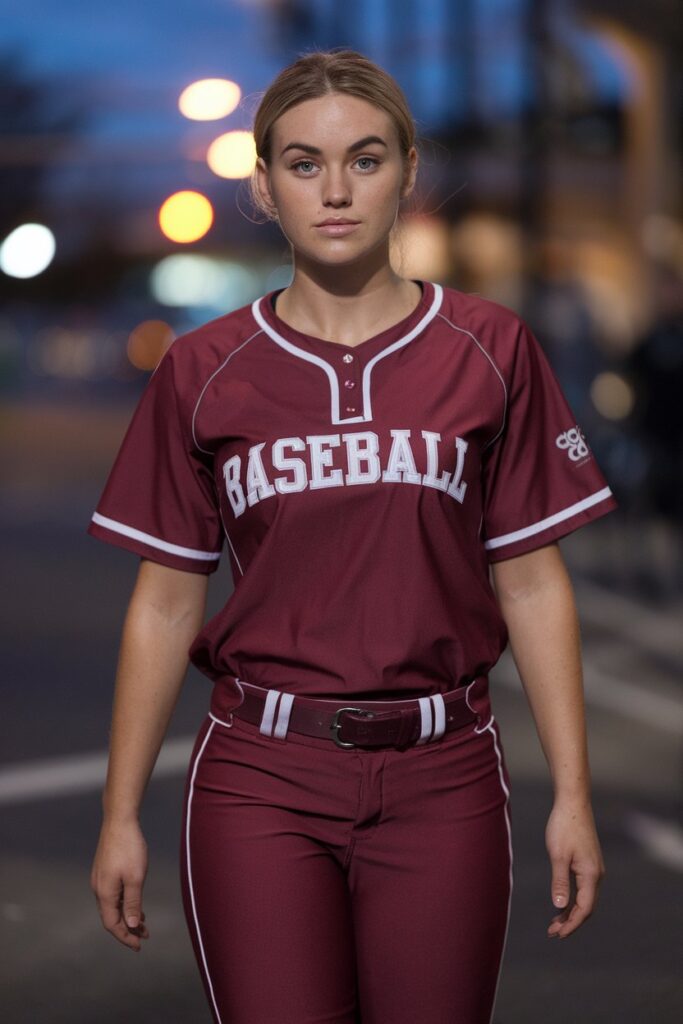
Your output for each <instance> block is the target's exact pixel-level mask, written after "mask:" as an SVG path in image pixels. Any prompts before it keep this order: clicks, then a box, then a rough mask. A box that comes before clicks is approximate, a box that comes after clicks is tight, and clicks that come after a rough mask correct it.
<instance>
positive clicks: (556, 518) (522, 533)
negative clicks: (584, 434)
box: [484, 487, 612, 549]
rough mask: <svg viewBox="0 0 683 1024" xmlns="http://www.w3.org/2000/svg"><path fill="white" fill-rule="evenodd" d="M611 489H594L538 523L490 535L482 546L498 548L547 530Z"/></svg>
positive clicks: (597, 501)
mask: <svg viewBox="0 0 683 1024" xmlns="http://www.w3.org/2000/svg"><path fill="white" fill-rule="evenodd" d="M611 494H612V491H611V490H610V488H609V487H603V489H602V490H601V491H596V492H595V494H591V495H589V497H587V498H583V500H582V501H577V502H576V503H575V504H574V505H570V506H569V507H568V508H563V509H562V511H561V512H555V514H554V515H552V516H547V518H546V519H541V520H540V521H539V522H538V523H532V525H531V526H525V527H523V528H522V529H521V530H515V531H514V532H513V533H505V534H503V535H502V536H501V537H492V538H491V539H490V540H487V541H485V542H484V547H485V548H488V549H491V548H500V547H503V546H504V545H505V544H514V543H515V541H518V540H524V539H525V538H526V537H532V536H533V535H534V534H535V533H540V532H541V531H542V530H547V529H549V528H550V527H551V526H556V525H557V523H562V522H564V520H565V519H571V518H572V516H576V515H578V514H579V512H584V511H585V510H586V509H587V508H592V506H593V505H597V504H599V503H600V502H601V501H606V500H607V498H609V497H610V495H611Z"/></svg>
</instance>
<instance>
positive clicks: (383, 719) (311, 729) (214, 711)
mask: <svg viewBox="0 0 683 1024" xmlns="http://www.w3.org/2000/svg"><path fill="white" fill-rule="evenodd" d="M229 679H230V680H231V681H232V682H234V684H235V685H236V686H237V688H238V689H239V691H240V693H241V696H242V699H241V701H240V703H239V704H238V705H237V706H232V707H230V708H229V710H226V704H227V701H224V700H222V699H221V687H220V684H219V685H217V686H216V687H214V694H213V696H212V698H211V712H210V713H211V717H212V718H214V719H215V720H216V721H217V722H221V723H222V724H223V725H231V724H232V716H233V715H237V717H238V718H241V719H244V720H245V721H247V722H251V723H253V724H255V725H258V726H259V731H260V732H261V733H262V734H263V735H264V736H270V737H272V738H273V739H281V740H283V739H285V738H286V737H287V733H288V732H289V731H290V730H291V731H292V732H296V733H301V734H303V735H306V736H317V737H319V738H323V739H329V740H330V741H331V742H334V743H336V744H337V746H339V747H343V748H345V749H352V748H354V747H365V748H374V747H383V746H394V747H397V748H398V749H402V748H405V747H408V746H411V745H413V744H414V745H416V746H417V745H420V744H425V743H434V742H436V741H438V740H440V739H441V737H442V736H444V735H445V734H446V733H448V732H451V731H453V730H454V729H460V728H462V727H463V726H465V725H468V724H470V723H472V722H477V724H480V722H481V718H482V716H481V714H480V712H479V711H478V710H477V706H479V707H481V706H482V704H481V702H482V700H483V699H487V698H488V678H487V676H477V677H476V678H474V679H473V680H472V681H471V682H470V683H468V684H465V685H462V686H458V687H456V688H455V689H454V690H449V691H448V692H446V693H435V694H431V695H430V696H429V697H412V698H408V699H406V700H356V699H355V698H354V697H351V698H350V699H348V700H344V699H338V698H317V697H305V696H299V695H295V694H293V693H287V692H284V691H282V690H275V689H272V688H267V687H263V686H256V685H255V684H254V683H248V682H246V680H244V679H238V678H237V677H236V676H230V677H229ZM221 704H223V707H221Z"/></svg>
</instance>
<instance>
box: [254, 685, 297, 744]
mask: <svg viewBox="0 0 683 1024" xmlns="http://www.w3.org/2000/svg"><path fill="white" fill-rule="evenodd" d="M293 703H294V694H293V693H282V692H281V691H280V690H269V691H268V693H267V695H266V700H265V704H264V706H263V714H262V715H261V723H260V725H259V731H260V732H262V733H263V735H264V736H272V737H275V738H277V739H280V740H283V739H284V738H285V737H286V735H287V729H288V727H289V716H290V715H291V712H292V704H293ZM276 709H277V714H276Z"/></svg>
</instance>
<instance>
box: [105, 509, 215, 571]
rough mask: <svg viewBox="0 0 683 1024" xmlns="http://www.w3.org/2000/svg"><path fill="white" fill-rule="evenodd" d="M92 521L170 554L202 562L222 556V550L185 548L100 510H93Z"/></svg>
mask: <svg viewBox="0 0 683 1024" xmlns="http://www.w3.org/2000/svg"><path fill="white" fill-rule="evenodd" d="M92 521H93V523H97V525H98V526H101V527H103V528H104V529H105V530H111V531H112V533H120V534H122V535H123V536H124V537H131V538H132V539H133V540H139V541H141V542H142V543H143V544H149V545H150V547H153V548H159V550H160V551H168V553H169V554H170V555H181V556H182V557H183V558H197V559H200V560H201V561H202V562H212V561H214V560H215V559H217V558H220V557H221V553H222V552H220V551H195V550H194V548H184V547H182V546H181V545H180V544H171V543H169V541H167V540H161V538H160V537H154V536H153V535H152V534H151V533H144V532H143V531H142V530H136V529H135V527H133V526H126V524H125V523H119V522H117V520H116V519H109V518H108V517H107V516H103V515H100V513H99V512H93V515H92Z"/></svg>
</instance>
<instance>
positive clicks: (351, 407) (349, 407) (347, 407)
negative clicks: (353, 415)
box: [346, 405, 356, 412]
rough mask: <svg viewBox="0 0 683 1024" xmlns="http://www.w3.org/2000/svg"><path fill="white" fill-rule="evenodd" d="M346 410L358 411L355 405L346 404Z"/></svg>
mask: <svg viewBox="0 0 683 1024" xmlns="http://www.w3.org/2000/svg"><path fill="white" fill-rule="evenodd" d="M346 411H347V412H355V411H356V407H355V405H347V406H346Z"/></svg>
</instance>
